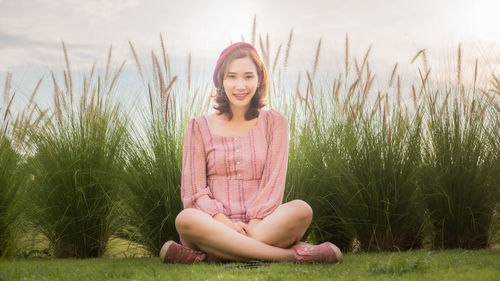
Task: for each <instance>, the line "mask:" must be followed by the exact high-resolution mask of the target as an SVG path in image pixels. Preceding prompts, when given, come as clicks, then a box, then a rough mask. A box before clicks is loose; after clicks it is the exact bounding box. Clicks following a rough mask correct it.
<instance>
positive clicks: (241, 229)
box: [213, 213, 247, 235]
mask: <svg viewBox="0 0 500 281" xmlns="http://www.w3.org/2000/svg"><path fill="white" fill-rule="evenodd" d="M213 218H214V219H215V220H216V221H219V222H221V223H223V224H225V225H226V226H228V227H229V228H232V229H234V230H235V231H236V232H238V233H241V234H243V235H247V233H246V231H245V227H247V225H246V224H245V223H243V222H241V221H239V222H233V221H231V220H230V219H229V218H228V217H227V216H226V215H224V214H223V213H218V214H216V215H215V216H213Z"/></svg>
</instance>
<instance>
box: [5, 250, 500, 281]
mask: <svg viewBox="0 0 500 281" xmlns="http://www.w3.org/2000/svg"><path fill="white" fill-rule="evenodd" d="M254 265H256V268H254ZM499 276H500V251H499V250H492V249H485V250H477V251H468V250H447V251H437V252H429V251H424V250H419V251H409V252H404V253H370V254H368V253H361V254H347V255H345V261H344V262H343V263H342V264H337V265H298V264H291V263H253V264H250V266H248V264H242V263H228V264H197V265H173V264H169V265H165V264H162V263H161V262H160V260H159V259H158V258H156V257H153V258H127V259H110V258H98V259H86V260H76V259H10V260H8V259H5V260H1V261H0V280H72V281H76V280H498V277H499Z"/></svg>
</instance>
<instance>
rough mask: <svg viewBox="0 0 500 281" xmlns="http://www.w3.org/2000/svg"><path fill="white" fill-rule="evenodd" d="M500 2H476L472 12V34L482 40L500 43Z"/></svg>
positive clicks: (490, 0) (470, 26) (491, 0)
mask: <svg viewBox="0 0 500 281" xmlns="http://www.w3.org/2000/svg"><path fill="white" fill-rule="evenodd" d="M499 12H500V1H498V0H478V1H474V4H473V6H472V7H471V10H470V16H471V17H470V21H469V27H468V28H469V29H470V32H471V33H473V34H474V35H476V36H477V37H478V39H480V40H486V41H500V14H499Z"/></svg>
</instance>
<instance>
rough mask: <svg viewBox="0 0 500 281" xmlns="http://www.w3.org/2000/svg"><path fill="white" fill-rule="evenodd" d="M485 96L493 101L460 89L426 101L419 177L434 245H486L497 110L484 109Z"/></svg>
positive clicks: (494, 197) (493, 199)
mask: <svg viewBox="0 0 500 281" xmlns="http://www.w3.org/2000/svg"><path fill="white" fill-rule="evenodd" d="M458 91H463V88H462V89H461V90H458ZM435 99H436V98H435ZM488 102H495V101H494V100H489V101H484V100H483V99H480V98H478V97H475V96H473V97H472V98H471V99H469V97H467V96H466V95H463V94H462V95H461V98H455V99H453V100H452V101H451V102H449V103H446V101H445V102H444V103H443V105H441V106H436V103H435V102H434V103H429V105H428V110H429V117H428V122H427V126H428V136H427V139H426V142H425V143H426V149H425V150H424V159H425V162H424V163H425V164H424V170H423V174H422V177H421V179H422V187H423V191H424V194H425V199H426V204H427V208H428V209H429V213H430V218H431V222H432V224H433V226H434V235H433V239H432V242H433V245H434V247H436V248H470V249H473V248H483V247H486V246H487V245H488V235H489V228H490V224H491V220H492V216H493V214H494V210H495V205H496V204H497V203H498V199H499V197H498V193H499V190H500V185H499V177H498V173H499V172H500V171H499V166H498V165H499V164H498V160H499V156H498V155H499V150H498V131H499V130H500V127H499V123H498V110H493V111H489V110H488V109H490V108H489V107H490V106H492V105H491V104H489V103H488ZM488 113H490V114H491V115H489V114H488ZM497 211H498V210H497Z"/></svg>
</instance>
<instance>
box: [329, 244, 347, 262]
mask: <svg viewBox="0 0 500 281" xmlns="http://www.w3.org/2000/svg"><path fill="white" fill-rule="evenodd" d="M330 247H331V248H332V250H333V252H334V253H335V257H336V258H337V262H338V263H341V262H342V261H343V260H344V256H343V255H342V251H340V249H339V247H337V246H336V245H335V244H333V243H330Z"/></svg>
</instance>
